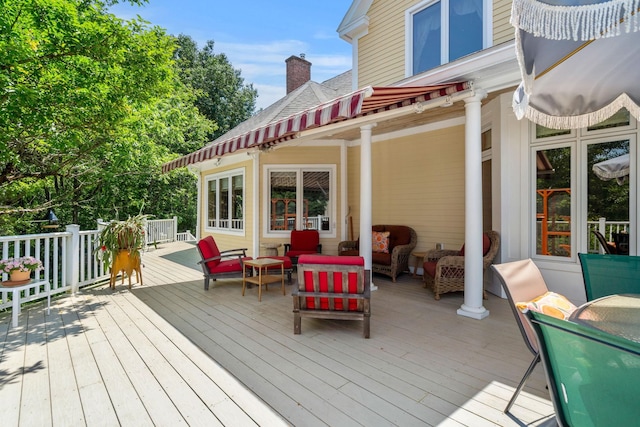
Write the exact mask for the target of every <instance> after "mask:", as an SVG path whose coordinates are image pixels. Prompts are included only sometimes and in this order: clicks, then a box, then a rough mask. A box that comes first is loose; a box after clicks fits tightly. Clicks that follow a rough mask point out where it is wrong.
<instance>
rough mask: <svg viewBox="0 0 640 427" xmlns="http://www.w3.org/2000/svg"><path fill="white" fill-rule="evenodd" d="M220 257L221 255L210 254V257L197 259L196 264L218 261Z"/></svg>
mask: <svg viewBox="0 0 640 427" xmlns="http://www.w3.org/2000/svg"><path fill="white" fill-rule="evenodd" d="M220 259H222V257H221V256H212V257H211V258H207V259H202V260H200V261H198V264H206V263H208V262H209V261H218V260H220Z"/></svg>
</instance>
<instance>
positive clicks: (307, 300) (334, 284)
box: [292, 255, 371, 338]
mask: <svg viewBox="0 0 640 427" xmlns="http://www.w3.org/2000/svg"><path fill="white" fill-rule="evenodd" d="M370 274H371V273H370V272H369V271H368V270H365V269H364V258H362V257H360V256H323V255H301V256H300V258H299V259H298V286H294V290H293V292H292V295H293V313H294V321H293V333H294V334H300V333H301V331H302V325H301V323H302V317H314V318H320V319H348V320H362V321H363V323H364V325H363V336H364V337H365V338H369V330H370V326H369V321H370V317H371V291H370V280H369V276H370Z"/></svg>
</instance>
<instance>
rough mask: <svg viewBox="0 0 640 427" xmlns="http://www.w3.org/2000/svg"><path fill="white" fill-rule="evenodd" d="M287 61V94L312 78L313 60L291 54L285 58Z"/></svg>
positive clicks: (302, 54)
mask: <svg viewBox="0 0 640 427" xmlns="http://www.w3.org/2000/svg"><path fill="white" fill-rule="evenodd" d="M285 62H286V63H287V95H288V94H289V93H291V92H293V91H294V90H296V89H298V88H299V87H300V86H302V85H303V84H305V83H306V82H308V81H309V80H311V62H309V61H307V60H306V59H304V53H301V54H300V56H299V57H298V56H295V55H291V56H290V57H289V58H287V59H286V60H285Z"/></svg>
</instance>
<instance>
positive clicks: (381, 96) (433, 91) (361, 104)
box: [162, 82, 471, 173]
mask: <svg viewBox="0 0 640 427" xmlns="http://www.w3.org/2000/svg"><path fill="white" fill-rule="evenodd" d="M470 87H471V85H470V84H469V83H468V82H464V83H448V84H442V85H437V86H419V87H371V86H368V87H366V88H363V89H359V90H357V91H355V92H352V93H349V94H347V95H343V96H341V97H339V98H336V99H333V100H331V101H328V102H325V103H324V104H320V105H317V106H315V107H312V108H309V109H306V110H304V111H301V112H299V113H296V114H293V115H291V116H289V117H286V118H284V119H280V120H276V121H274V122H271V123H268V124H266V125H264V126H261V127H258V128H256V129H254V130H251V131H249V132H246V133H243V134H241V135H238V136H235V137H232V138H229V139H226V140H224V141H220V142H217V143H215V144H211V145H207V146H206V147H203V148H201V149H200V150H198V151H195V152H193V153H191V154H188V155H186V156H182V157H179V158H177V159H175V160H173V161H171V162H169V163H165V164H164V165H162V172H163V173H166V172H169V171H171V170H173V169H176V168H179V167H183V166H188V165H191V164H195V163H200V162H204V161H206V160H210V159H213V158H216V157H222V156H224V155H226V154H230V153H233V152H235V151H238V150H242V149H249V148H252V147H259V146H261V145H265V144H275V143H278V142H283V141H287V140H289V139H293V138H295V137H296V134H297V133H298V132H301V131H303V130H307V129H312V128H316V127H320V126H326V125H328V124H331V123H336V122H339V121H343V120H349V119H353V118H356V117H359V116H364V115H368V114H374V113H377V112H381V111H387V110H390V109H394V108H399V107H403V106H406V105H411V104H413V103H416V102H423V101H428V100H431V99H436V98H440V97H443V96H449V95H452V94H454V93H457V92H461V91H464V90H467V89H469V88H470Z"/></svg>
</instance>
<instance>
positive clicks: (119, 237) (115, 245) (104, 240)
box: [96, 215, 149, 268]
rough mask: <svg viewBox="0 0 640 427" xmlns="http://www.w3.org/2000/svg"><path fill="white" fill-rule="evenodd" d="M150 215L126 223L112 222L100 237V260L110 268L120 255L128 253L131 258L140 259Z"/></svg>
mask: <svg viewBox="0 0 640 427" xmlns="http://www.w3.org/2000/svg"><path fill="white" fill-rule="evenodd" d="M148 217H149V215H136V216H133V217H129V218H128V219H127V220H125V221H111V222H110V223H109V224H108V225H107V226H106V227H105V228H103V229H102V230H101V231H100V234H99V236H98V244H97V248H96V250H97V252H98V258H100V259H101V260H102V262H104V264H105V267H106V268H110V267H111V266H112V265H113V263H114V260H115V259H116V257H117V256H118V254H119V253H120V252H122V251H127V252H128V253H129V257H130V258H137V259H139V258H140V250H141V249H142V248H144V245H145V229H146V220H147V218H148Z"/></svg>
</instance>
